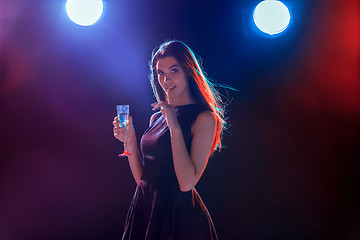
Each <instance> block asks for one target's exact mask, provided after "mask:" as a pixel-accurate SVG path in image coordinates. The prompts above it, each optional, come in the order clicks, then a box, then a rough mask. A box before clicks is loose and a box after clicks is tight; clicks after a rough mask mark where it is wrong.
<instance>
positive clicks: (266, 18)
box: [253, 0, 290, 35]
mask: <svg viewBox="0 0 360 240" xmlns="http://www.w3.org/2000/svg"><path fill="white" fill-rule="evenodd" d="M253 18H254V22H255V25H256V26H257V27H258V28H259V29H260V30H261V31H262V32H264V33H267V34H269V35H275V34H279V33H281V32H283V31H284V30H285V29H286V28H287V27H288V26H289V23H290V12H289V10H288V8H287V7H286V6H285V5H284V4H283V3H282V2H280V1H276V0H265V1H262V2H261V3H259V4H258V5H257V6H256V8H255V10H254V13H253Z"/></svg>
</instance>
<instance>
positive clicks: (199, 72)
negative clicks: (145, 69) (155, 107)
mask: <svg viewBox="0 0 360 240" xmlns="http://www.w3.org/2000/svg"><path fill="white" fill-rule="evenodd" d="M165 57H173V58H175V59H176V60H177V62H178V63H179V64H180V66H181V67H182V69H184V71H185V73H186V74H187V76H188V80H189V88H190V93H191V94H192V97H194V99H195V101H196V102H197V103H199V104H201V105H203V106H204V107H206V108H207V109H209V110H210V111H211V112H213V114H214V116H215V122H216V125H215V126H216V127H215V134H214V139H213V143H212V146H211V153H213V152H214V151H215V150H219V151H220V149H221V148H222V143H221V141H222V136H223V133H224V130H225V129H226V120H225V118H224V112H225V104H224V103H223V101H222V99H221V97H220V93H219V92H218V90H217V89H216V88H215V87H216V86H215V84H214V83H212V82H211V81H210V80H209V79H208V78H207V76H206V73H205V72H204V71H203V68H202V66H201V64H200V63H199V62H200V58H197V57H196V55H195V53H194V52H193V51H192V50H191V49H190V48H189V47H188V46H187V45H186V44H185V43H183V42H181V41H178V40H171V41H166V42H164V43H163V44H161V45H160V46H159V47H158V48H155V49H154V51H153V53H152V58H151V61H150V62H149V65H150V76H149V78H150V83H151V87H152V89H153V92H154V95H155V97H156V99H157V101H166V97H165V96H166V94H165V92H164V91H163V89H162V88H161V86H160V84H159V81H158V78H157V73H156V63H157V61H158V60H159V59H161V58H165Z"/></svg>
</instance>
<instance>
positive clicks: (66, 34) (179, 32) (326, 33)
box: [0, 0, 360, 240]
mask: <svg viewBox="0 0 360 240" xmlns="http://www.w3.org/2000/svg"><path fill="white" fill-rule="evenodd" d="M104 2H105V11H104V13H103V16H102V18H101V19H100V20H99V21H98V22H97V23H96V24H95V25H93V26H91V27H80V26H78V25H76V24H74V23H72V22H71V21H70V20H69V18H68V17H67V15H66V12H65V1H64V0H41V1H40V0H39V1H30V0H17V1H16V0H15V1H13V0H1V1H0V79H1V81H0V121H1V124H0V140H1V152H0V154H1V155H0V157H1V161H0V240H30V239H31V240H32V239H37V240H47V239H52V240H57V239H87V240H95V239H96V240H98V239H99V240H100V239H109V240H110V239H120V238H121V234H122V230H123V226H124V221H125V216H126V212H127V209H128V207H129V204H130V201H131V197H132V195H133V193H134V190H135V182H134V180H133V179H132V175H131V173H130V169H129V167H128V163H127V161H126V160H125V159H121V158H119V157H117V154H118V153H120V152H121V151H122V144H121V143H120V142H118V141H117V140H116V139H115V138H114V137H113V133H112V121H113V118H114V116H115V105H116V104H129V105H130V111H131V115H132V116H133V119H134V124H135V127H136V133H137V136H138V139H140V137H141V135H142V133H143V131H144V130H145V129H146V127H147V125H148V121H149V117H150V115H151V114H152V110H151V107H150V104H151V103H152V102H154V101H155V98H154V97H153V95H152V91H151V87H150V83H149V80H148V78H147V76H148V73H149V71H148V61H149V59H150V57H151V51H152V49H153V48H155V47H156V46H158V45H160V44H161V43H162V42H163V41H165V40H167V39H178V40H182V41H184V42H186V43H187V44H188V45H189V46H190V47H191V48H193V50H194V51H195V52H196V53H197V54H198V55H200V56H201V57H202V58H203V60H204V61H203V65H204V67H205V69H206V71H207V73H208V75H209V76H210V77H211V78H212V79H214V81H216V82H217V83H220V84H227V85H230V86H232V87H233V88H235V89H237V90H238V91H231V90H228V91H225V90H224V89H222V90H221V92H222V93H223V94H224V95H225V96H228V99H229V100H232V102H231V104H230V105H229V106H228V108H227V117H228V121H229V123H230V124H231V127H230V129H229V132H228V133H227V135H226V136H225V137H224V145H225V146H226V147H225V148H224V149H223V150H222V151H221V153H217V154H215V156H214V157H213V158H211V159H210V161H209V164H208V167H207V169H206V171H205V173H204V175H203V177H202V179H201V180H200V182H199V183H198V185H197V190H198V191H199V193H200V195H201V196H202V198H203V200H204V201H205V203H206V205H207V207H208V209H209V211H210V213H211V215H212V218H213V221H214V223H215V226H216V228H217V231H218V235H219V237H220V239H249V240H270V239H277V240H282V239H292V240H296V239H327V240H328V239H346V240H357V239H360V194H359V191H360V174H359V170H360V166H359V165H360V164H359V159H360V157H359V149H360V148H359V136H360V134H359V117H360V107H359V104H360V87H359V86H360V84H359V77H360V76H359V39H360V35H359V29H360V23H359V22H360V17H359V12H360V11H359V2H358V1H357V0H343V1H340V0H339V1H334V0H328V1H325V0H323V1H310V0H288V1H283V2H284V3H287V4H288V6H289V8H290V9H291V11H292V15H293V19H292V22H291V26H290V28H289V30H288V31H286V33H284V34H283V35H281V36H280V37H276V38H264V37H263V36H262V35H261V34H259V33H257V32H255V31H254V29H253V28H252V26H251V24H250V22H249V19H250V14H251V11H252V9H253V8H254V7H255V6H256V4H257V3H258V2H259V1H252V0H247V1H239V0H237V1H235V0H234V1H231V0H230V1H215V0H209V1H206V0H203V1H201V0H172V1H165V0H152V1H141V0H131V1H130V0H105V1H104Z"/></svg>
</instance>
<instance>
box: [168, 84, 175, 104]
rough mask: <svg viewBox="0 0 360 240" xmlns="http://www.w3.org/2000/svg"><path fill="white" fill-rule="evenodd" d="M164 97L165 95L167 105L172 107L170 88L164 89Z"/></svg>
mask: <svg viewBox="0 0 360 240" xmlns="http://www.w3.org/2000/svg"><path fill="white" fill-rule="evenodd" d="M166 95H167V100H168V104H169V105H171V106H173V105H174V100H173V98H172V94H171V91H170V88H168V89H166Z"/></svg>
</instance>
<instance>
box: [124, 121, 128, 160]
mask: <svg viewBox="0 0 360 240" xmlns="http://www.w3.org/2000/svg"><path fill="white" fill-rule="evenodd" d="M127 131H128V123H127V122H126V123H125V138H124V152H125V153H127Z"/></svg>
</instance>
